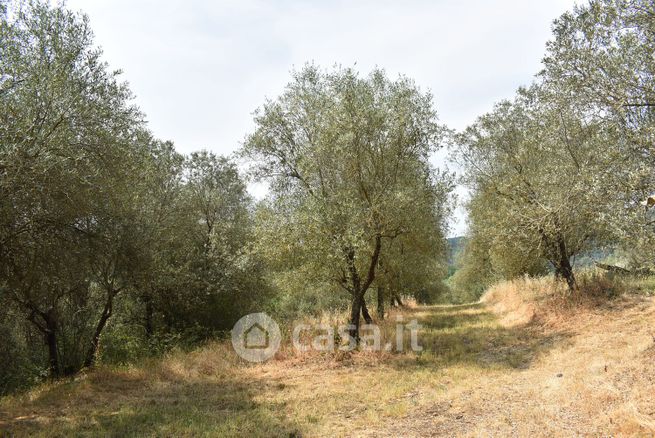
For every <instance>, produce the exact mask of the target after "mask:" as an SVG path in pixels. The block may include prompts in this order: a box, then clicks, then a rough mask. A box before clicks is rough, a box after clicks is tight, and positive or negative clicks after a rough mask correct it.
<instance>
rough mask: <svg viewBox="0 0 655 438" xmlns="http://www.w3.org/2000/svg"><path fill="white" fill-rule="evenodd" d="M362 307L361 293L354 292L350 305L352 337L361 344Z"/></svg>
mask: <svg viewBox="0 0 655 438" xmlns="http://www.w3.org/2000/svg"><path fill="white" fill-rule="evenodd" d="M361 309H362V297H361V295H360V294H359V293H355V294H353V300H352V304H351V305H350V325H351V327H350V337H351V338H353V339H354V340H355V343H356V344H357V345H359V314H360V312H361Z"/></svg>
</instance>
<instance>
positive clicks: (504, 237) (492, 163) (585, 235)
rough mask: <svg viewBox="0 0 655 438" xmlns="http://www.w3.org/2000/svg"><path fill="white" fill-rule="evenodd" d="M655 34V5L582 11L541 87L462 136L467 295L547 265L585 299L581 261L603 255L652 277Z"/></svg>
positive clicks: (627, 0) (552, 48) (560, 41)
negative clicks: (576, 268) (614, 250)
mask: <svg viewBox="0 0 655 438" xmlns="http://www.w3.org/2000/svg"><path fill="white" fill-rule="evenodd" d="M653 23H655V6H654V5H653V3H652V2H649V1H637V0H598V1H592V2H590V3H589V4H588V5H585V6H580V7H576V8H575V10H574V11H573V12H571V13H566V14H564V15H563V16H562V17H560V18H559V19H558V20H556V21H555V24H554V27H553V30H554V39H553V40H552V41H550V42H549V43H548V45H547V53H546V57H545V58H544V69H543V71H542V72H540V74H539V75H538V77H537V80H536V82H535V83H534V84H533V85H532V86H530V87H529V88H522V89H520V90H519V91H518V93H517V95H516V97H515V98H514V99H513V100H511V101H503V102H501V103H499V104H497V105H496V107H495V108H494V110H493V111H492V112H490V113H489V114H486V115H483V116H482V117H480V118H479V119H478V121H477V122H476V123H475V124H474V125H472V126H471V127H469V128H468V129H467V130H466V131H465V132H463V133H461V134H459V135H458V136H457V139H456V143H457V145H458V148H457V154H456V155H457V158H458V159H459V161H460V162H461V163H462V164H463V166H464V168H465V169H466V172H465V178H464V179H465V181H466V182H467V183H468V184H469V186H470V187H471V189H472V192H473V196H472V200H471V201H470V203H469V212H470V226H471V235H472V238H471V239H470V240H469V248H468V249H467V251H466V252H465V260H464V261H463V263H464V268H463V270H464V271H463V272H462V274H460V279H459V280H460V282H461V283H462V285H463V287H465V288H466V287H471V286H474V287H477V285H480V284H482V285H484V284H488V283H489V281H491V280H493V279H494V278H512V277H515V276H517V275H521V274H535V273H539V272H541V271H543V269H544V263H545V262H547V263H548V265H549V266H551V267H552V269H553V270H554V271H555V274H556V275H558V276H561V277H562V278H563V279H565V280H566V282H567V284H568V286H569V288H570V289H571V290H575V289H577V284H576V279H575V275H574V272H573V265H574V261H575V257H576V256H577V255H579V254H580V253H581V252H583V251H585V250H589V249H592V248H599V247H602V246H603V245H610V246H612V247H619V248H623V250H624V251H625V252H626V253H627V254H629V255H630V257H629V266H628V267H629V268H630V269H635V270H639V271H644V270H647V269H651V268H652V267H653V264H654V262H655V258H653V252H652V251H653V238H654V237H655V228H654V225H655V222H653V214H652V210H651V209H650V205H648V204H649V203H648V201H647V200H648V198H649V196H651V195H652V194H653V192H654V191H655V184H654V180H653V177H654V175H655V173H654V172H653V169H655V161H653V160H654V157H655V150H654V149H653V145H655V141H654V140H655V78H654V74H655V57H653V53H655V33H654V32H653ZM467 272H468V274H467ZM471 274H473V275H471Z"/></svg>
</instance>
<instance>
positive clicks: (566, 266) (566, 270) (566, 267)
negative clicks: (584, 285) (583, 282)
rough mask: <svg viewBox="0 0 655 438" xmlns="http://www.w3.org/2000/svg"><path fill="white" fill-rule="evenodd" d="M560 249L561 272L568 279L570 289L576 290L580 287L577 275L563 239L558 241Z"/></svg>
mask: <svg viewBox="0 0 655 438" xmlns="http://www.w3.org/2000/svg"><path fill="white" fill-rule="evenodd" d="M558 249H559V256H560V259H559V269H558V271H559V274H560V275H561V276H562V277H563V278H564V280H566V284H567V285H568V286H569V291H571V292H574V291H576V290H577V289H578V285H577V283H576V281H575V276H574V275H573V267H572V266H571V262H570V261H569V254H568V252H567V251H566V245H565V244H564V241H563V240H561V239H560V240H559V242H558Z"/></svg>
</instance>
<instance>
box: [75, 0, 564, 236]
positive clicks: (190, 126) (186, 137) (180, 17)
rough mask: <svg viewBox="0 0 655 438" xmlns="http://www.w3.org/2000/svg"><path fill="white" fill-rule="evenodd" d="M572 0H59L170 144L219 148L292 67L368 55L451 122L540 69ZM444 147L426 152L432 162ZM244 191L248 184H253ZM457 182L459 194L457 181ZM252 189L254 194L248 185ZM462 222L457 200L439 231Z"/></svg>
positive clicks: (237, 136) (365, 64)
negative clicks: (427, 96)
mask: <svg viewBox="0 0 655 438" xmlns="http://www.w3.org/2000/svg"><path fill="white" fill-rule="evenodd" d="M573 3H574V2H573V0H494V1H489V0H487V1H485V0H468V1H456V0H436V1H427V0H425V1H421V0H414V1H385V0H362V1H354V0H351V1H347V0H335V1H319V0H308V1H300V0H295V1H294V0H278V1H272V0H268V1H266V0H243V1H238V0H225V1H209V0H205V1H199V0H190V1H180V0H177V1H173V0H86V1H85V0H68V2H67V4H68V7H69V8H71V9H74V10H83V11H84V12H86V13H87V14H88V15H89V17H90V19H91V26H92V28H93V29H94V31H95V34H96V43H97V44H98V45H100V46H102V48H103V49H104V52H105V60H106V61H108V62H109V64H110V66H111V67H112V68H120V69H122V70H123V71H124V79H126V80H127V81H129V82H130V85H131V88H132V91H133V92H134V93H135V94H136V103H137V104H138V105H139V106H140V107H141V109H142V110H143V111H144V112H145V114H146V116H147V118H148V121H149V125H150V129H151V130H152V131H153V132H154V134H155V135H156V136H157V137H159V138H161V139H166V140H172V141H174V142H175V145H176V147H177V149H178V150H179V151H180V152H184V153H189V152H192V151H195V150H199V149H203V148H204V149H209V150H212V151H214V152H217V153H220V154H230V153H231V152H233V151H235V150H236V149H237V148H238V147H239V146H240V143H241V141H242V140H243V138H244V137H245V135H246V134H247V133H248V132H250V131H251V130H252V128H253V123H252V112H253V110H255V108H257V107H258V106H260V105H261V104H262V103H263V102H264V98H265V97H271V98H274V97H275V96H277V95H278V94H279V93H280V92H281V91H282V89H283V87H284V85H285V84H286V83H287V82H288V80H289V71H290V70H291V69H292V67H294V66H296V67H301V66H302V65H303V64H305V63H306V62H308V61H314V62H315V63H317V64H319V65H321V66H324V67H330V66H332V65H334V64H341V65H343V66H353V65H355V66H356V68H358V69H359V70H360V71H361V72H362V73H364V74H365V73H367V72H368V71H370V70H371V69H372V68H373V67H375V66H379V67H382V68H384V69H386V70H387V72H388V74H389V75H390V76H391V77H395V76H397V74H399V73H402V74H405V75H407V76H409V77H411V78H413V79H414V80H415V81H416V83H417V84H418V85H419V86H420V87H421V88H423V89H425V90H428V89H429V90H430V91H431V92H432V93H433V94H434V100H435V104H436V107H437V111H438V112H439V116H440V119H441V121H442V122H444V123H446V124H447V125H448V126H450V127H452V128H456V129H462V128H464V127H465V126H466V125H468V124H470V123H471V122H473V121H474V120H475V118H476V117H477V116H478V115H481V114H482V113H484V112H486V111H488V110H490V109H491V108H492V106H493V103H494V102H496V101H498V100H500V99H503V98H509V97H511V96H512V95H513V94H514V91H515V90H516V88H517V87H519V86H520V85H526V84H528V83H529V82H530V81H531V79H532V77H533V75H534V74H536V73H537V72H538V71H539V69H540V60H541V58H542V56H543V54H544V46H545V43H546V41H547V40H548V39H549V38H550V26H551V22H552V20H553V19H555V18H557V17H558V16H559V15H560V14H561V13H563V12H564V11H566V10H568V9H571V8H572V5H573ZM444 160H445V153H439V154H438V155H437V156H435V157H434V162H435V164H437V165H442V167H443V162H444ZM252 190H253V191H254V192H258V191H259V192H260V193H261V188H260V189H258V188H256V187H253V188H252ZM459 192H460V193H465V191H463V190H461V189H460V190H459ZM255 194H257V193H255ZM465 229H466V225H465V218H464V213H463V211H462V210H461V209H459V210H458V212H457V214H456V218H455V221H454V223H453V224H452V230H451V233H450V234H451V235H459V234H462V233H463V232H464V231H465Z"/></svg>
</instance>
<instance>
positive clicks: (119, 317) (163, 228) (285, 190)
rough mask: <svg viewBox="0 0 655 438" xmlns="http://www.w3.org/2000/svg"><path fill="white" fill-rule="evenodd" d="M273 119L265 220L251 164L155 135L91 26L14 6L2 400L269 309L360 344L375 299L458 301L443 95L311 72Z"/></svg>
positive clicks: (1, 73) (2, 16)
mask: <svg viewBox="0 0 655 438" xmlns="http://www.w3.org/2000/svg"><path fill="white" fill-rule="evenodd" d="M255 121H256V130H255V132H254V133H252V135H250V136H248V137H247V139H246V141H245V144H244V147H243V150H242V153H241V156H242V158H245V159H247V160H248V162H249V163H250V165H251V171H252V172H253V174H254V175H255V176H257V177H259V178H264V179H266V180H267V181H268V182H269V184H270V188H271V189H270V196H269V197H268V198H267V199H265V200H264V201H262V202H260V203H258V204H255V203H254V202H253V201H252V200H251V199H250V198H249V196H248V195H247V191H246V182H245V180H244V179H243V178H242V176H240V174H239V172H238V170H237V166H236V164H235V163H234V161H232V160H230V159H227V158H222V157H217V156H215V155H213V154H211V153H207V152H200V153H194V154H191V155H190V156H182V155H180V154H178V153H177V152H176V151H175V149H174V146H173V144H172V143H170V142H162V141H159V140H157V139H155V138H153V136H152V135H151V133H150V132H149V131H148V130H147V126H146V124H145V122H144V118H143V115H142V114H141V113H140V111H139V109H138V108H136V107H135V106H134V105H133V104H132V95H131V92H130V90H129V88H128V86H127V84H126V83H124V82H121V80H120V72H118V71H111V70H110V69H109V68H108V66H107V65H106V64H105V63H104V62H103V61H102V59H101V51H100V50H99V49H98V48H97V47H95V46H94V45H93V35H92V32H91V29H90V27H89V23H88V20H87V18H86V17H85V16H84V15H80V14H76V13H73V12H71V11H69V10H67V9H66V7H65V6H63V5H58V6H52V5H50V4H49V3H48V2H41V1H38V0H35V1H26V2H18V3H9V2H6V1H0V306H2V309H3V310H2V312H1V313H0V336H1V337H2V338H3V343H2V345H1V346H0V392H4V391H6V390H8V389H11V388H13V387H16V386H20V385H22V384H26V383H27V382H28V381H31V380H32V379H33V378H34V377H35V376H38V375H41V374H44V375H45V374H48V375H50V376H52V377H56V376H60V375H63V374H68V373H73V372H76V371H78V370H80V369H81V368H83V367H87V366H91V365H93V364H94V363H95V362H96V361H97V360H98V358H99V357H101V358H104V359H105V360H130V359H133V358H134V356H136V355H140V354H149V353H151V352H152V350H153V349H155V348H156V347H157V346H159V345H165V344H166V343H167V342H168V341H167V340H169V339H171V338H172V339H179V338H180V337H183V338H185V339H202V338H204V337H207V336H210V335H212V334H215V333H216V332H221V331H223V332H225V331H227V330H229V329H230V328H231V327H232V325H233V324H234V322H235V321H236V320H237V319H238V318H239V317H241V316H242V315H243V314H245V313H249V312H251V311H254V310H268V311H272V312H277V315H281V316H288V317H294V316H296V313H295V312H297V311H320V310H321V309H324V308H326V307H328V306H329V307H337V308H346V307H350V309H351V312H350V314H351V316H350V320H351V322H352V331H351V334H352V336H353V337H355V338H358V329H359V325H360V315H362V316H363V318H365V319H366V320H367V321H370V320H371V313H370V312H369V310H368V307H367V306H366V297H367V295H369V296H370V295H371V294H372V292H369V291H370V290H372V289H376V290H377V309H378V312H377V313H378V316H379V317H381V318H382V317H384V312H385V303H386V304H391V303H396V304H398V303H400V300H401V296H406V295H410V294H414V295H415V296H417V297H418V298H421V299H429V297H430V296H431V295H434V294H435V293H436V292H437V291H438V290H439V288H440V285H441V279H442V278H443V276H444V275H445V250H446V246H445V241H444V238H443V237H444V234H445V221H446V218H447V215H448V213H449V208H450V207H449V206H450V193H451V190H452V178H451V177H450V176H449V175H447V174H442V173H439V172H437V171H436V170H435V169H433V168H432V167H431V166H430V164H429V161H428V158H429V156H430V154H431V153H432V151H433V150H434V149H435V148H437V147H438V146H439V145H440V143H441V142H442V139H443V134H444V128H443V127H442V126H440V125H439V124H438V122H437V117H436V114H435V112H434V109H433V104H432V100H431V96H430V95H429V94H426V93H423V92H421V91H420V90H419V89H418V88H417V87H416V86H415V85H414V84H413V83H412V81H410V80H409V79H406V78H403V77H401V78H399V79H398V80H395V81H392V80H390V79H388V78H387V77H386V76H385V74H384V72H382V71H379V70H376V71H374V72H373V73H372V74H371V75H369V76H367V77H364V78H362V77H359V76H358V75H357V74H356V73H355V72H354V71H352V70H350V69H340V68H336V69H334V70H333V71H331V72H326V71H322V70H320V69H318V68H317V67H315V66H311V65H310V66H307V67H305V68H303V69H302V70H300V71H298V72H295V73H294V75H293V78H292V81H291V82H290V84H289V85H288V87H287V88H286V91H285V92H284V93H283V94H282V95H281V96H280V97H279V98H278V99H276V100H274V101H269V102H267V103H266V104H265V105H264V106H263V107H262V108H261V109H260V111H259V112H258V113H257V115H256V118H255ZM298 303H303V304H302V306H298ZM101 346H102V348H101Z"/></svg>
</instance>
